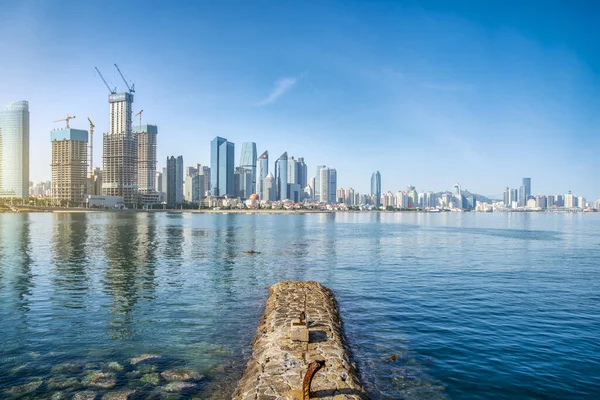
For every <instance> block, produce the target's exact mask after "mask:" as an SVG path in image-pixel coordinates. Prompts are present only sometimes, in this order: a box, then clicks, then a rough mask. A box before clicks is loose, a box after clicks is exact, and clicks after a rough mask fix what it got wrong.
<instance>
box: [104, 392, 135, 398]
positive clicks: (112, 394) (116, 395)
mask: <svg viewBox="0 0 600 400" xmlns="http://www.w3.org/2000/svg"><path fill="white" fill-rule="evenodd" d="M134 396H135V390H118V391H116V392H110V393H106V394H105V395H104V396H102V400H129V399H132V398H133V397H134Z"/></svg>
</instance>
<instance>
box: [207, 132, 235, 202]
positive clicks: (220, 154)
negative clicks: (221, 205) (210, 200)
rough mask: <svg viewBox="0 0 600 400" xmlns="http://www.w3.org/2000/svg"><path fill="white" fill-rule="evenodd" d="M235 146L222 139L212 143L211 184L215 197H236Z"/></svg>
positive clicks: (217, 138) (216, 138)
mask: <svg viewBox="0 0 600 400" xmlns="http://www.w3.org/2000/svg"><path fill="white" fill-rule="evenodd" d="M234 157H235V145H234V144H233V143H232V142H228V141H227V139H224V138H222V137H219V136H217V137H215V138H214V139H213V140H212V142H211V143H210V174H211V175H210V184H211V185H212V187H211V194H212V195H213V196H225V195H228V196H234V195H235V185H234V179H233V172H234Z"/></svg>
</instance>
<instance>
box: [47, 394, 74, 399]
mask: <svg viewBox="0 0 600 400" xmlns="http://www.w3.org/2000/svg"><path fill="white" fill-rule="evenodd" d="M69 397H71V396H70V395H69V394H67V393H65V392H54V393H53V394H52V397H50V400H66V399H68V398H69Z"/></svg>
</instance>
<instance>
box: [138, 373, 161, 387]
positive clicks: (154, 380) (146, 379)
mask: <svg viewBox="0 0 600 400" xmlns="http://www.w3.org/2000/svg"><path fill="white" fill-rule="evenodd" d="M140 381H141V382H143V383H149V384H150V385H153V386H158V384H159V383H160V375H158V373H156V372H155V373H151V374H146V375H144V376H142V379H140Z"/></svg>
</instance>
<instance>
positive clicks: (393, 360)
mask: <svg viewBox="0 0 600 400" xmlns="http://www.w3.org/2000/svg"><path fill="white" fill-rule="evenodd" d="M392 362H396V355H395V354H392Z"/></svg>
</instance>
